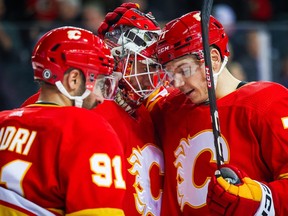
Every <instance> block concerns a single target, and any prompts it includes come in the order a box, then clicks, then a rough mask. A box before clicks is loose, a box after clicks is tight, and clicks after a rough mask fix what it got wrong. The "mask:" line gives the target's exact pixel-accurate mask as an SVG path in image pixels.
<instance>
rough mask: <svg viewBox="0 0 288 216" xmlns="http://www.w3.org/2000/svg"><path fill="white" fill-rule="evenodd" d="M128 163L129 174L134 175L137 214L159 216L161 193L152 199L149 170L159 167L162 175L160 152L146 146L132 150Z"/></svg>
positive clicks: (153, 147)
mask: <svg viewBox="0 0 288 216" xmlns="http://www.w3.org/2000/svg"><path fill="white" fill-rule="evenodd" d="M128 161H129V163H130V164H131V165H132V167H131V168H130V169H129V172H130V173H131V174H132V175H135V182H134V185H133V186H134V188H135V193H134V199H135V205H136V208H137V210H138V212H139V213H140V214H141V215H142V216H148V215H155V216H159V215H160V207H161V200H162V191H161V192H159V194H160V196H159V197H154V196H153V195H152V193H151V189H150V188H151V183H150V175H149V173H150V170H151V168H152V166H154V165H156V166H158V167H159V170H160V172H161V173H160V175H164V161H163V153H162V151H161V150H160V149H159V148H158V147H156V146H154V145H146V146H144V147H143V148H142V149H140V148H137V149H136V148H134V149H133V151H132V154H131V156H130V158H128Z"/></svg>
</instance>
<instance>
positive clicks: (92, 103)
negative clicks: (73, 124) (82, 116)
mask: <svg viewBox="0 0 288 216" xmlns="http://www.w3.org/2000/svg"><path fill="white" fill-rule="evenodd" d="M86 87H87V86H86V84H85V81H84V80H83V82H82V83H81V85H80V87H79V89H78V91H77V95H79V96H81V95H82V94H83V93H84V92H85V90H86ZM89 90H90V91H91V93H90V94H89V95H88V97H86V98H84V99H83V104H82V107H83V108H86V109H93V108H94V107H96V106H97V105H98V104H100V103H102V102H103V101H104V98H103V95H102V92H101V89H100V88H99V85H97V81H96V82H95V85H94V88H93V89H89Z"/></svg>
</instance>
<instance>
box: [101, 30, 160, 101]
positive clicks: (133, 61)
mask: <svg viewBox="0 0 288 216" xmlns="http://www.w3.org/2000/svg"><path fill="white" fill-rule="evenodd" d="M160 32H161V30H155V31H150V30H149V31H148V30H142V29H138V28H133V27H124V28H122V27H120V28H117V29H114V30H113V31H111V32H108V33H106V36H105V41H106V42H107V44H108V45H109V46H110V48H111V52H112V55H113V56H114V58H115V60H116V65H117V69H116V71H118V72H121V73H122V79H121V80H120V82H119V83H120V85H119V86H120V90H121V92H122V96H124V97H125V101H126V102H127V103H128V104H129V105H130V106H139V105H140V104H141V103H142V101H143V100H145V99H146V98H147V97H148V96H149V95H150V94H151V93H152V92H153V91H154V90H155V89H157V88H158V87H159V86H161V85H162V84H163V81H164V78H165V77H164V72H163V70H162V66H161V64H159V63H157V61H156V57H155V48H156V42H157V39H158V36H159V34H160Z"/></svg>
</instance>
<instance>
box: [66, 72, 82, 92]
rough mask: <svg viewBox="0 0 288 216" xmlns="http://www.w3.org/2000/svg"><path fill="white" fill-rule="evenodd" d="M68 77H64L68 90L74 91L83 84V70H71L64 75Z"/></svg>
mask: <svg viewBox="0 0 288 216" xmlns="http://www.w3.org/2000/svg"><path fill="white" fill-rule="evenodd" d="M65 76H66V79H64V83H63V85H64V86H65V87H66V89H67V91H68V92H73V91H75V90H77V89H78V88H79V87H80V86H81V84H82V82H83V81H82V76H81V71H79V70H77V69H72V70H71V71H70V72H68V73H67V74H65V75H64V77H65Z"/></svg>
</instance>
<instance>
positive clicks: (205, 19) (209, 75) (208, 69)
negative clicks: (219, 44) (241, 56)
mask: <svg viewBox="0 0 288 216" xmlns="http://www.w3.org/2000/svg"><path fill="white" fill-rule="evenodd" d="M212 5H213V0H204V1H203V6H202V9H201V28H202V41H203V52H204V61H205V73H206V81H207V87H208V97H209V106H210V115H211V121H212V128H213V136H214V147H215V151H216V159H217V167H218V169H219V170H220V166H221V165H222V164H224V158H223V150H222V144H221V141H220V138H221V133H220V124H219V116H218V109H217V104H216V96H215V87H214V78H213V71H212V65H211V57H210V48H209V21H210V14H211V9H212Z"/></svg>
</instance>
